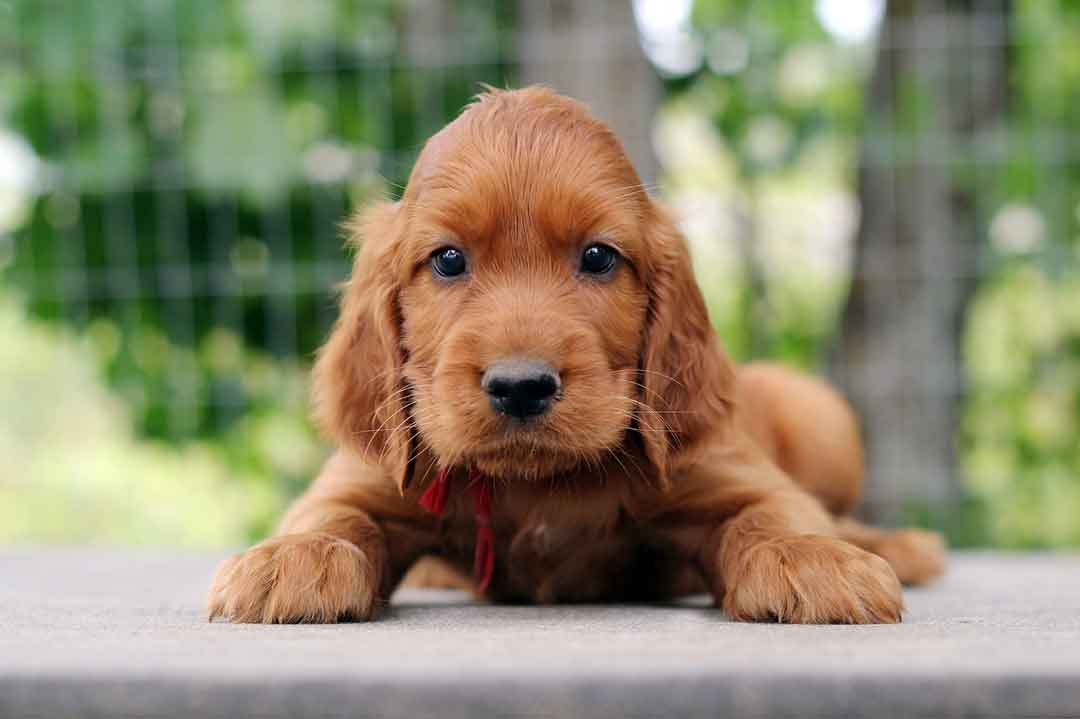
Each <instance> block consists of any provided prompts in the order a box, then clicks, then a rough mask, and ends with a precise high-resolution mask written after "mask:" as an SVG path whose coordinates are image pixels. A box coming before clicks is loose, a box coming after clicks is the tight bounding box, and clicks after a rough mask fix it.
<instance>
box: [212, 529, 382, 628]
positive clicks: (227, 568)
mask: <svg viewBox="0 0 1080 719" xmlns="http://www.w3.org/2000/svg"><path fill="white" fill-rule="evenodd" d="M378 570H379V568H378V567H377V566H376V565H375V564H374V563H373V562H372V560H371V559H370V558H369V557H368V556H367V555H366V554H365V553H364V552H363V551H361V550H360V548H359V547H357V546H356V545H355V544H352V543H350V542H347V541H345V540H344V539H339V538H337V537H333V536H331V535H329V534H321V533H308V534H287V535H283V536H280V537H272V538H271V539H267V540H266V541H264V542H260V543H259V544H256V545H255V546H254V547H252V548H251V549H249V550H247V551H246V552H244V553H243V554H237V555H235V556H233V557H230V558H229V559H226V560H225V561H224V562H223V563H222V564H221V566H220V567H218V570H217V574H216V575H215V576H214V582H213V585H212V586H211V588H210V597H209V599H208V601H207V612H208V613H209V615H210V621H213V620H214V618H216V617H219V616H220V617H224V618H225V619H228V620H230V621H233V622H243V623H264V624H283V623H291V622H313V623H325V622H338V621H349V620H363V619H369V618H370V617H371V616H372V614H373V612H374V610H375V596H376V591H377V588H378V583H379V571H378Z"/></svg>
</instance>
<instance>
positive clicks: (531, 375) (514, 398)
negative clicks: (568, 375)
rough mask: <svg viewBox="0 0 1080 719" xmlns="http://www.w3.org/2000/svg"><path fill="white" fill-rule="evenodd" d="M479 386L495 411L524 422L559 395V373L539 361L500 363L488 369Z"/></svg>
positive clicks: (542, 411)
mask: <svg viewBox="0 0 1080 719" xmlns="http://www.w3.org/2000/svg"><path fill="white" fill-rule="evenodd" d="M480 385H481V386H482V387H483V388H484V391H485V392H487V393H488V398H489V399H490V400H491V406H492V407H494V408H495V411H497V412H501V413H502V414H506V415H510V416H511V417H517V418H518V419H525V418H527V417H535V416H536V415H538V414H543V413H544V412H547V411H548V409H549V408H550V407H551V403H552V401H553V400H554V399H555V395H557V394H558V392H559V374H558V373H557V372H556V371H555V370H554V369H553V368H552V367H551V365H549V364H547V363H546V362H540V361H538V360H528V359H507V360H499V361H498V362H495V363H493V364H491V365H489V366H488V368H487V370H485V372H484V378H483V380H481V382H480Z"/></svg>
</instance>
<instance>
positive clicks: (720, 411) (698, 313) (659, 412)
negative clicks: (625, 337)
mask: <svg viewBox="0 0 1080 719" xmlns="http://www.w3.org/2000/svg"><path fill="white" fill-rule="evenodd" d="M650 215H651V216H650V218H649V220H648V222H649V229H648V233H647V236H646V242H647V243H648V251H649V255H650V260H649V263H648V264H649V267H648V269H647V271H646V273H645V274H646V276H645V282H646V285H647V286H648V291H649V310H648V317H647V320H646V323H647V324H646V329H645V341H644V345H643V349H642V353H641V360H640V368H641V375H642V376H641V378H640V381H641V384H642V385H643V390H642V396H641V398H640V399H641V402H642V405H641V408H640V409H639V411H638V417H637V422H638V428H639V431H640V435H641V439H642V443H643V444H644V448H645V456H646V457H647V458H648V459H649V462H650V463H651V464H652V465H653V466H654V467H655V470H656V472H657V477H658V480H659V484H660V485H661V486H662V487H666V486H668V484H669V478H670V475H671V473H672V471H673V470H674V469H675V468H676V467H677V466H678V464H679V459H680V457H681V456H683V455H685V454H686V453H687V452H689V451H690V450H692V449H693V448H694V447H695V445H697V444H698V443H699V442H700V440H702V439H703V438H705V437H706V436H707V435H708V434H710V433H712V432H715V431H720V430H723V429H724V426H725V425H726V424H727V423H728V421H729V420H730V418H731V406H732V396H733V389H734V380H735V371H734V366H733V365H732V362H731V360H730V359H729V358H728V356H727V354H726V353H725V352H724V350H723V348H722V347H721V346H720V342H719V339H718V338H717V336H716V331H715V330H714V329H713V327H712V324H711V323H710V322H709V313H708V310H707V309H706V307H705V299H704V298H703V297H702V295H701V290H700V289H699V288H698V284H697V280H696V279H695V277H694V273H693V269H692V267H691V264H690V253H689V251H688V250H687V247H686V241H685V240H684V239H683V237H682V234H681V233H680V232H679V230H678V229H677V228H676V226H675V222H674V221H673V220H672V218H671V217H670V215H669V214H668V213H667V211H666V210H664V209H663V208H662V207H660V206H659V205H657V204H656V203H653V207H652V212H651V213H650Z"/></svg>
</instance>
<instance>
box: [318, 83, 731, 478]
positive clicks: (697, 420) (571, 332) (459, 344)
mask: <svg viewBox="0 0 1080 719" xmlns="http://www.w3.org/2000/svg"><path fill="white" fill-rule="evenodd" d="M352 234H353V236H354V237H355V238H356V239H357V240H358V241H360V242H361V247H362V248H361V251H360V253H359V254H358V256H357V258H356V263H355V266H354V270H353V276H352V278H351V280H350V282H349V284H348V285H347V287H346V289H345V293H344V297H343V300H342V312H341V316H340V319H339V321H338V323H337V325H336V327H335V329H334V332H333V334H332V336H331V338H330V340H329V341H328V342H327V344H326V346H325V347H324V348H323V350H322V351H321V353H320V356H319V360H318V362H317V365H316V369H315V382H314V391H315V404H316V414H317V418H318V419H319V420H320V423H321V425H322V426H323V428H324V429H325V430H326V431H328V432H329V433H330V434H331V435H332V436H334V437H335V438H336V439H337V440H338V441H339V443H341V444H343V445H345V446H347V447H349V448H352V449H354V450H356V451H359V452H361V453H364V454H366V455H368V456H369V457H370V458H372V459H378V460H381V461H383V462H384V463H385V464H387V465H388V466H392V467H395V468H396V469H397V470H398V472H399V474H398V477H397V479H398V480H399V481H400V482H405V481H407V480H408V477H409V474H410V472H411V471H412V467H411V465H412V460H413V459H414V458H415V457H416V456H418V455H419V454H422V453H430V455H431V456H432V459H433V461H434V463H436V464H439V465H442V466H453V465H460V464H463V463H472V464H473V465H475V466H476V467H477V468H478V469H480V471H482V472H484V473H486V474H488V475H491V476H496V477H501V478H506V479H536V478H543V477H549V476H552V475H555V474H558V473H560V472H565V471H570V470H572V469H574V468H576V467H579V466H584V465H591V466H598V465H599V464H600V463H601V461H602V460H603V459H604V458H605V456H607V455H608V454H609V453H615V454H618V453H620V452H626V451H627V445H628V443H636V445H637V446H638V447H640V449H641V450H642V453H643V454H644V456H645V457H646V458H647V460H648V461H649V463H650V464H651V465H652V466H653V472H651V473H650V474H651V476H652V478H654V479H656V480H657V481H658V483H661V484H662V483H664V482H666V480H667V477H668V474H669V473H670V471H671V470H672V468H673V466H674V465H675V463H676V462H677V459H678V457H679V456H680V455H682V454H683V453H684V452H685V451H686V450H687V449H688V448H690V447H691V446H693V444H694V443H695V442H696V441H697V440H699V439H700V438H701V437H702V436H703V435H704V434H705V433H706V432H708V431H710V430H711V429H713V428H718V427H719V426H720V425H721V423H722V422H723V420H724V419H725V417H726V416H727V411H726V410H727V403H728V397H729V393H730V384H731V369H730V367H729V364H728V362H727V361H726V359H725V357H724V355H723V353H722V351H721V350H720V348H719V347H718V346H716V343H715V337H714V333H713V331H712V329H711V327H710V325H709V320H708V316H707V313H706V310H705V305H704V302H703V300H702V297H701V293H700V292H699V290H698V288H697V285H696V284H695V282H694V279H693V276H692V274H691V269H690V261H689V257H688V254H687V251H686V247H685V243H684V242H683V240H682V238H681V236H680V235H679V234H678V232H677V230H676V229H675V226H674V224H673V223H672V221H671V219H670V218H669V217H668V216H667V214H666V213H665V212H664V211H663V210H662V209H661V208H660V207H659V206H657V205H656V204H655V203H654V202H653V201H652V200H651V199H650V198H649V196H648V195H647V193H646V192H645V191H644V190H643V189H642V188H641V184H640V181H639V180H638V177H637V174H636V173H635V171H634V169H633V167H632V166H631V164H630V162H629V161H628V159H627V157H626V155H625V153H624V152H623V150H622V148H621V146H620V145H619V142H618V141H617V140H616V138H615V137H614V135H613V134H612V133H611V131H610V130H609V129H608V128H607V127H606V126H604V125H603V124H602V123H600V122H599V121H597V120H595V119H594V118H593V117H592V116H591V115H590V114H589V112H588V111H587V109H586V108H585V107H584V106H583V105H581V104H579V103H577V102H575V101H573V100H569V99H567V98H564V97H560V96H557V95H555V94H553V93H551V92H550V91H548V90H545V89H540V88H529V89H526V90H520V91H507V92H490V93H487V94H484V95H482V96H481V97H480V98H479V99H478V100H477V101H476V102H475V103H474V104H473V105H471V106H470V107H469V108H467V109H466V110H465V112H464V113H463V114H462V115H461V116H460V117H459V118H458V119H457V120H455V121H454V122H453V123H451V124H450V125H449V126H447V127H446V128H445V129H444V130H443V131H441V132H440V133H439V134H437V135H436V136H435V137H433V138H432V139H431V140H430V141H429V142H428V143H427V145H426V146H425V148H424V151H423V152H422V153H421V156H420V158H419V160H418V161H417V164H416V167H415V168H414V169H413V173H412V175H411V177H410V179H409V184H408V189H407V190H406V192H405V195H404V197H403V198H402V200H401V201H400V202H398V203H382V204H378V205H376V206H374V207H371V208H369V209H368V210H367V211H365V212H363V213H361V215H360V216H359V218H358V219H357V220H356V221H355V222H354V223H353V225H352Z"/></svg>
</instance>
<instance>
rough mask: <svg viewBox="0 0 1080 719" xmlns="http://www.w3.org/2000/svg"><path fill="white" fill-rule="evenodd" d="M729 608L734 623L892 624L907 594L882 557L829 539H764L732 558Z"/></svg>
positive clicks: (727, 580) (725, 602)
mask: <svg viewBox="0 0 1080 719" xmlns="http://www.w3.org/2000/svg"><path fill="white" fill-rule="evenodd" d="M727 570H728V571H727V574H726V576H725V585H726V591H725V594H724V600H723V606H724V610H725V611H726V612H727V613H728V615H729V616H731V617H732V618H733V619H738V620H743V621H776V622H789V623H795V624H891V623H896V622H899V621H900V615H901V612H902V611H903V606H904V602H903V596H902V594H901V590H900V582H899V580H898V579H897V578H896V573H895V572H894V571H893V570H892V568H891V567H890V566H889V564H888V563H887V562H886V561H885V560H884V559H882V558H881V557H878V556H875V555H873V554H870V553H869V552H866V551H863V550H862V549H859V548H858V547H856V546H855V545H853V544H848V543H847V542H844V541H841V540H839V539H835V538H833V537H825V536H814V535H806V536H792V537H780V538H776V539H771V540H767V541H763V542H761V543H760V544H756V545H754V546H752V547H750V549H749V550H747V551H745V552H744V553H743V554H742V555H741V556H739V557H734V558H732V559H731V560H730V565H729V566H728V567H727Z"/></svg>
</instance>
